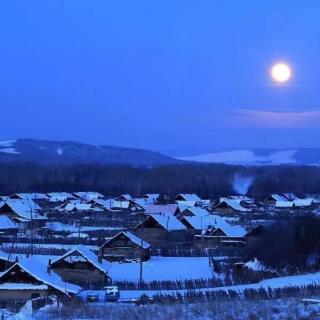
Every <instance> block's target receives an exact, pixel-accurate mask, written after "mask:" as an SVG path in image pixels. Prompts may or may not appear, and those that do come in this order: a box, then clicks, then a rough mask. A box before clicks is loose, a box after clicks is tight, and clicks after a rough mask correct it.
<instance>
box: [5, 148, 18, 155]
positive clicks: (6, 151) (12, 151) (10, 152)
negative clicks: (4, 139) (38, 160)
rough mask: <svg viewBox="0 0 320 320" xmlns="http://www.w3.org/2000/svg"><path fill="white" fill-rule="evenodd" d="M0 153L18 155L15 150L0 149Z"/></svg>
mask: <svg viewBox="0 0 320 320" xmlns="http://www.w3.org/2000/svg"><path fill="white" fill-rule="evenodd" d="M0 152H3V153H9V154H19V153H20V152H18V151H17V150H16V149H15V148H0Z"/></svg>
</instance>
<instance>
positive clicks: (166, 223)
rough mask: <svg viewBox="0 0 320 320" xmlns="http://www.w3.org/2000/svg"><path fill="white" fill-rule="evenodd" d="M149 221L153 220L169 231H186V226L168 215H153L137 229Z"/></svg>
mask: <svg viewBox="0 0 320 320" xmlns="http://www.w3.org/2000/svg"><path fill="white" fill-rule="evenodd" d="M148 219H153V220H154V221H155V222H157V223H158V224H159V225H160V226H161V227H162V228H164V229H165V230H167V231H177V230H186V229H187V228H186V226H185V225H184V224H183V223H181V222H180V221H179V220H178V219H177V218H176V217H175V216H173V215H166V214H151V215H149V216H148V217H147V218H146V219H144V220H143V221H142V222H141V223H140V224H138V226H136V228H138V227H139V226H140V225H143V224H144V223H145V222H146V221H148Z"/></svg>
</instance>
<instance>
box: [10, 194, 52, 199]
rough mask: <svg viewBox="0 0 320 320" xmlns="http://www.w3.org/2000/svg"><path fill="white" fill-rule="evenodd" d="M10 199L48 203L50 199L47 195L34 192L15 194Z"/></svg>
mask: <svg viewBox="0 0 320 320" xmlns="http://www.w3.org/2000/svg"><path fill="white" fill-rule="evenodd" d="M9 198H10V199H13V200H33V201H46V200H48V199H49V197H48V196H47V195H46V194H45V193H39V192H33V193H15V194H12V195H11V196H10V197H9Z"/></svg>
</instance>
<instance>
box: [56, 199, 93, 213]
mask: <svg viewBox="0 0 320 320" xmlns="http://www.w3.org/2000/svg"><path fill="white" fill-rule="evenodd" d="M90 209H93V205H92V204H91V203H85V202H82V201H81V200H79V199H77V200H69V201H68V202H67V203H65V204H63V205H62V206H61V207H60V208H58V210H59V211H73V210H79V211H86V210H90Z"/></svg>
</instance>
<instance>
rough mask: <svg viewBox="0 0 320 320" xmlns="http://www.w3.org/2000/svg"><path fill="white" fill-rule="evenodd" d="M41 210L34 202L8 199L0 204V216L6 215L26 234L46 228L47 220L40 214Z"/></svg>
mask: <svg viewBox="0 0 320 320" xmlns="http://www.w3.org/2000/svg"><path fill="white" fill-rule="evenodd" d="M40 210H41V209H40V207H39V206H38V205H36V204H35V203H34V202H33V201H32V200H12V199H8V200H6V201H3V202H0V215H6V216H7V217H8V218H10V219H11V220H12V221H13V222H15V223H16V224H17V226H18V229H19V230H20V231H24V232H25V231H27V230H30V229H31V228H32V229H40V228H42V227H44V226H45V224H46V221H47V218H46V217H44V216H42V215H40V214H39V213H38V212H39V211H40Z"/></svg>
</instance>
